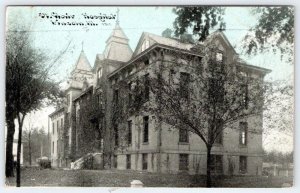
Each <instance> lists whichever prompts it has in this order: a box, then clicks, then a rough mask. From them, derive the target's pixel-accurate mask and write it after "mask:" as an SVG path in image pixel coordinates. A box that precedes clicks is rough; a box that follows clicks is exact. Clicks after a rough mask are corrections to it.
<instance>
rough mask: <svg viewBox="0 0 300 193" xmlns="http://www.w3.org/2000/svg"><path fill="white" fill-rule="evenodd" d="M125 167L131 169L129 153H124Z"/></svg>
mask: <svg viewBox="0 0 300 193" xmlns="http://www.w3.org/2000/svg"><path fill="white" fill-rule="evenodd" d="M126 169H127V170H130V169H131V154H126Z"/></svg>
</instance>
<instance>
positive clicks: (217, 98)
mask: <svg viewBox="0 0 300 193" xmlns="http://www.w3.org/2000/svg"><path fill="white" fill-rule="evenodd" d="M208 94H209V98H210V99H211V101H212V102H213V103H215V102H218V103H223V102H224V97H225V90H224V81H222V80H219V79H217V78H210V79H209V89H208Z"/></svg>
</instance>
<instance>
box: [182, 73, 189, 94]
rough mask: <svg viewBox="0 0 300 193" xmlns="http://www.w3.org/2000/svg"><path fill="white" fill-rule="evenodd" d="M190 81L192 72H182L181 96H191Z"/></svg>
mask: <svg viewBox="0 0 300 193" xmlns="http://www.w3.org/2000/svg"><path fill="white" fill-rule="evenodd" d="M189 82H190V74H188V73H185V72H180V94H181V98H184V99H188V98H189Z"/></svg>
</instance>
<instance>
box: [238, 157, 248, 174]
mask: <svg viewBox="0 0 300 193" xmlns="http://www.w3.org/2000/svg"><path fill="white" fill-rule="evenodd" d="M239 170H240V173H241V174H245V173H247V157H246V156H240V168H239Z"/></svg>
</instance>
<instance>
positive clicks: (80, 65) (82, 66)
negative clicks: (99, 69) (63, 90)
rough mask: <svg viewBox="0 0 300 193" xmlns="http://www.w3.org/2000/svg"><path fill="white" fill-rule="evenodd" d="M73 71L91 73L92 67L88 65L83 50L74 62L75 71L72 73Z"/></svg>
mask: <svg viewBox="0 0 300 193" xmlns="http://www.w3.org/2000/svg"><path fill="white" fill-rule="evenodd" d="M75 70H84V71H91V70H92V67H91V65H90V62H89V61H88V59H87V57H86V55H85V53H84V51H83V50H81V53H80V55H79V57H78V60H77V62H76V66H75V69H74V70H73V72H74V71H75Z"/></svg>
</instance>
